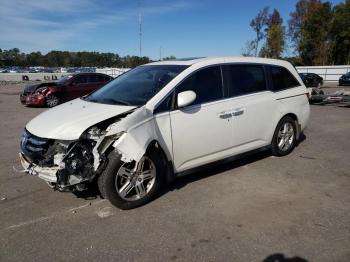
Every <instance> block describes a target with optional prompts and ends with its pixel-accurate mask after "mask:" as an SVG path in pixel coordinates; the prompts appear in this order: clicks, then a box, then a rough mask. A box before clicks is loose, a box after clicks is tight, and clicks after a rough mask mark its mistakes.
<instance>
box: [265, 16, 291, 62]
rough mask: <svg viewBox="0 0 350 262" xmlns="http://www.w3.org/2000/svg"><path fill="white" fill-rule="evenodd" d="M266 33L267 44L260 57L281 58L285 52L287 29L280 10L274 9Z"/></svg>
mask: <svg viewBox="0 0 350 262" xmlns="http://www.w3.org/2000/svg"><path fill="white" fill-rule="evenodd" d="M266 31H267V33H266V43H265V45H264V47H263V48H262V50H261V52H260V56H264V57H270V58H280V57H281V55H282V53H283V50H284V44H285V41H284V39H285V29H284V26H283V19H282V17H281V15H280V13H279V12H278V10H276V9H274V10H273V13H272V14H271V15H269V19H268V21H267V29H266Z"/></svg>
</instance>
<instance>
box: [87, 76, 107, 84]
mask: <svg viewBox="0 0 350 262" xmlns="http://www.w3.org/2000/svg"><path fill="white" fill-rule="evenodd" d="M89 82H92V83H99V82H104V76H102V75H90V76H89Z"/></svg>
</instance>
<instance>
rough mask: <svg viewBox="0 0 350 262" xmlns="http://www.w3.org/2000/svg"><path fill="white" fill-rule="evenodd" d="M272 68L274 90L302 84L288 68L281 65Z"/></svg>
mask: <svg viewBox="0 0 350 262" xmlns="http://www.w3.org/2000/svg"><path fill="white" fill-rule="evenodd" d="M270 68H271V78H272V84H273V90H274V91H279V90H283V89H288V88H292V87H296V86H300V84H299V82H298V81H297V80H296V79H295V77H294V76H293V75H292V74H291V73H290V72H289V71H288V70H287V69H286V68H284V67H280V66H271V67H270Z"/></svg>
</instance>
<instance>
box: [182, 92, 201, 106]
mask: <svg viewBox="0 0 350 262" xmlns="http://www.w3.org/2000/svg"><path fill="white" fill-rule="evenodd" d="M196 97H197V95H196V93H195V92H193V91H191V90H189V91H184V92H181V93H178V94H177V107H178V108H182V107H185V106H188V105H190V104H192V103H193V102H194V100H196Z"/></svg>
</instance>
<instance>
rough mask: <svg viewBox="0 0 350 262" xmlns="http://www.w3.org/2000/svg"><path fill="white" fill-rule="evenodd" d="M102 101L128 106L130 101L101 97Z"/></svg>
mask: <svg viewBox="0 0 350 262" xmlns="http://www.w3.org/2000/svg"><path fill="white" fill-rule="evenodd" d="M102 101H105V102H111V103H113V104H116V105H125V106H130V103H128V102H126V101H123V100H117V99H113V98H102Z"/></svg>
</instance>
